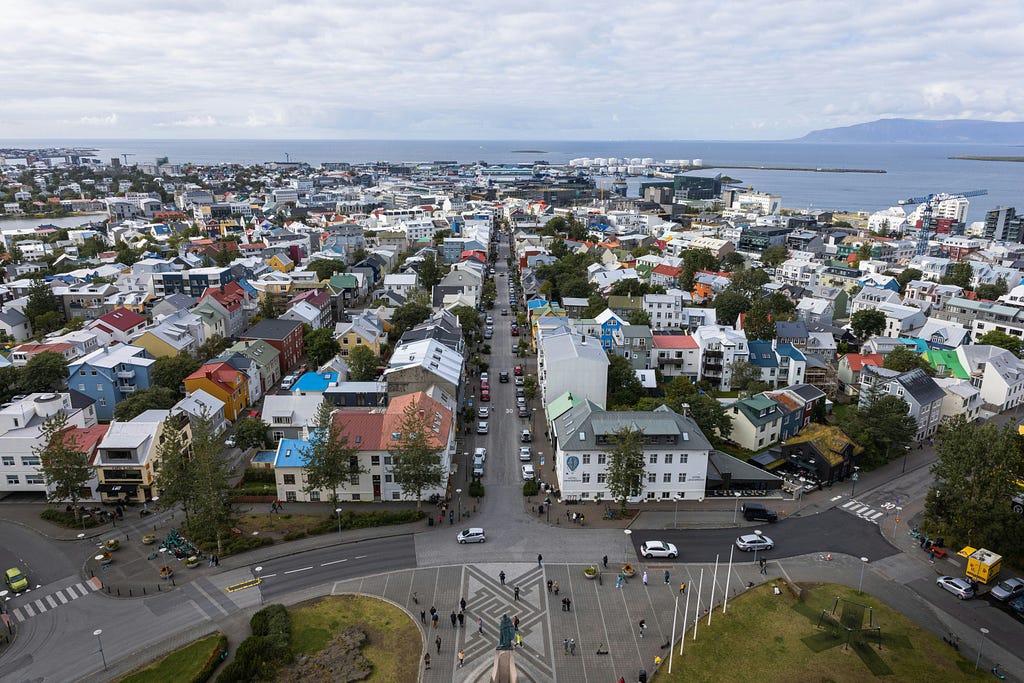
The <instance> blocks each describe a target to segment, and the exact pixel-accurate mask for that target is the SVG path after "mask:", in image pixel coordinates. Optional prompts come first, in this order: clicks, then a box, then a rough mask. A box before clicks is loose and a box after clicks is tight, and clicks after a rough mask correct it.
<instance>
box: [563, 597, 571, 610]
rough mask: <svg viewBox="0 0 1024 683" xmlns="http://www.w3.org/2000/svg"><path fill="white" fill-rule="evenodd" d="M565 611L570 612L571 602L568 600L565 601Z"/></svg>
mask: <svg viewBox="0 0 1024 683" xmlns="http://www.w3.org/2000/svg"><path fill="white" fill-rule="evenodd" d="M565 611H566V612H571V611H572V600H570V599H569V598H566V599H565Z"/></svg>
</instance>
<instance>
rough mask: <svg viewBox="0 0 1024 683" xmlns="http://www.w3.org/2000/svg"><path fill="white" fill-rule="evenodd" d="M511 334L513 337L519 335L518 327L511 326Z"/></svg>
mask: <svg viewBox="0 0 1024 683" xmlns="http://www.w3.org/2000/svg"><path fill="white" fill-rule="evenodd" d="M512 336H513V337H518V336H519V328H518V327H513V328H512Z"/></svg>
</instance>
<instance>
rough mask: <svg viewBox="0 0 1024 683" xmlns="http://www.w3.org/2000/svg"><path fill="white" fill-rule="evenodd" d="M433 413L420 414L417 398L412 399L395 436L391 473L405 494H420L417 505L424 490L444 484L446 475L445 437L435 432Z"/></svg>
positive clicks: (420, 502)
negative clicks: (443, 450) (442, 457)
mask: <svg viewBox="0 0 1024 683" xmlns="http://www.w3.org/2000/svg"><path fill="white" fill-rule="evenodd" d="M433 420H434V416H433V414H432V413H427V412H424V413H423V414H422V415H421V414H420V411H419V407H418V406H417V405H416V401H410V402H409V405H407V406H406V407H405V410H404V411H403V412H402V419H401V420H400V421H399V423H398V426H397V431H398V438H397V439H392V441H391V442H390V443H391V444H392V446H391V448H390V449H388V452H389V453H391V474H392V475H393V476H394V478H395V483H397V484H398V485H399V486H400V487H401V488H402V492H403V494H405V495H409V494H412V495H413V496H414V497H415V498H416V508H417V509H419V508H420V506H421V504H422V499H423V490H424V489H426V488H430V487H434V486H440V485H441V481H442V478H443V476H444V468H443V467H442V465H441V449H442V447H443V444H442V443H441V441H440V440H439V439H440V438H442V437H437V436H435V435H434V431H433Z"/></svg>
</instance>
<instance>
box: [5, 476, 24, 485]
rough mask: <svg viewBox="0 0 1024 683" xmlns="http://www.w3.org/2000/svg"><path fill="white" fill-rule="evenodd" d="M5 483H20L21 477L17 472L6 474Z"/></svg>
mask: <svg viewBox="0 0 1024 683" xmlns="http://www.w3.org/2000/svg"><path fill="white" fill-rule="evenodd" d="M7 483H8V485H17V484H20V483H21V477H19V476H18V475H17V474H8V475H7Z"/></svg>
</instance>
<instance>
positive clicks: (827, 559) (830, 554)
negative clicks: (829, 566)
mask: <svg viewBox="0 0 1024 683" xmlns="http://www.w3.org/2000/svg"><path fill="white" fill-rule="evenodd" d="M825 561H826V562H831V561H832V553H829V554H828V555H826V556H825Z"/></svg>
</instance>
